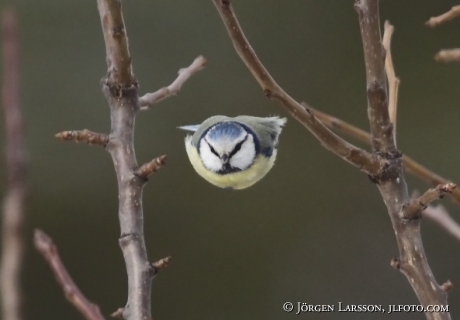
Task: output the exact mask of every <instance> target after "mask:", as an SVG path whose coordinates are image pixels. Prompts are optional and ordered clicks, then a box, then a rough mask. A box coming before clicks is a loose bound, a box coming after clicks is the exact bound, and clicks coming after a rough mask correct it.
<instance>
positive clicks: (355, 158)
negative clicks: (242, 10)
mask: <svg viewBox="0 0 460 320" xmlns="http://www.w3.org/2000/svg"><path fill="white" fill-rule="evenodd" d="M213 2H214V5H215V6H216V8H217V11H218V12H219V14H220V16H221V18H222V21H223V22H224V25H225V27H226V29H227V32H228V34H229V36H230V39H231V40H232V42H233V46H234V47H235V50H236V52H237V53H238V55H239V56H240V58H241V60H243V62H244V63H245V64H246V67H247V68H248V69H249V71H250V72H251V73H252V75H253V76H254V78H255V79H256V80H257V82H258V83H259V85H260V86H261V87H262V90H263V91H264V94H265V95H266V96H267V97H268V98H270V99H271V100H274V101H275V102H277V103H278V104H280V105H281V107H283V108H284V109H286V110H287V111H288V112H289V113H290V114H291V115H292V117H294V118H295V119H296V120H297V121H299V122H300V123H301V124H303V125H304V126H305V127H306V128H307V129H308V130H309V131H310V132H311V133H312V134H313V135H314V136H315V137H316V138H317V139H318V140H319V141H320V142H321V144H322V145H323V146H324V147H325V148H326V149H328V150H329V151H331V152H333V153H335V154H336V155H338V156H339V157H340V158H342V159H343V160H345V161H347V162H349V163H351V164H353V165H355V166H356V167H358V168H360V169H361V170H362V171H364V172H366V173H368V174H370V175H379V174H380V170H381V168H382V166H383V165H384V161H383V160H382V159H380V158H379V157H374V156H372V155H371V154H370V153H369V152H367V151H365V150H362V149H360V148H357V147H355V146H353V145H352V144H350V143H348V142H347V141H345V140H343V139H342V138H340V137H338V136H337V135H336V134H334V133H333V132H332V131H330V130H329V129H328V128H327V127H326V126H325V125H324V124H323V123H321V121H319V120H318V119H317V118H316V117H315V116H314V114H313V112H311V111H310V110H308V109H305V108H304V107H302V105H300V104H299V103H298V102H297V101H295V100H294V99H293V98H292V97H291V96H289V95H288V94H287V93H286V92H285V91H284V90H283V89H282V88H281V87H280V86H279V85H278V84H277V83H276V82H275V80H274V79H273V78H272V76H271V75H270V74H269V73H268V71H267V69H265V67H264V66H263V64H262V63H261V62H260V60H259V59H258V57H257V55H256V53H255V52H254V50H253V49H252V47H251V45H250V44H249V42H248V40H247V39H246V37H245V35H244V33H243V30H242V29H241V27H240V25H239V22H238V20H237V18H236V16H235V13H234V12H233V8H232V7H231V5H230V1H229V0H213Z"/></svg>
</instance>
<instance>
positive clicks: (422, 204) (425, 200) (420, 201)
mask: <svg viewBox="0 0 460 320" xmlns="http://www.w3.org/2000/svg"><path fill="white" fill-rule="evenodd" d="M456 187H457V185H456V184H455V183H446V184H440V185H438V186H437V187H436V188H431V189H429V190H427V191H426V192H425V193H424V194H423V195H421V196H420V197H418V198H416V199H412V200H411V201H410V202H409V203H406V204H405V205H403V206H402V208H401V211H400V217H401V218H403V219H408V220H413V219H418V218H420V217H421V214H422V211H423V210H424V209H426V207H427V206H428V205H429V204H430V202H432V201H434V200H438V199H442V198H443V197H444V196H445V195H446V194H447V193H452V191H454V189H455V188H456Z"/></svg>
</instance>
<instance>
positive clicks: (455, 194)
mask: <svg viewBox="0 0 460 320" xmlns="http://www.w3.org/2000/svg"><path fill="white" fill-rule="evenodd" d="M302 105H304V106H305V107H308V108H309V109H310V110H311V111H312V112H313V113H314V114H315V117H317V118H318V119H319V120H321V122H323V123H324V124H325V125H326V126H328V127H329V128H331V129H334V130H337V131H339V132H342V133H345V134H347V135H349V136H350V137H353V138H356V139H358V140H360V141H362V142H364V143H367V144H370V143H371V135H370V133H369V132H366V131H364V130H362V129H360V128H358V127H355V126H354V125H352V124H349V123H347V122H345V121H343V120H341V119H339V118H336V117H334V116H331V115H329V114H327V113H324V112H322V111H319V110H316V109H313V108H312V107H311V106H308V105H307V104H306V103H305V102H302ZM402 160H403V161H402V164H403V166H404V169H406V170H407V172H409V173H410V174H412V175H414V176H416V177H418V178H420V179H422V180H424V181H425V182H427V183H429V184H431V185H433V186H437V185H438V184H446V183H450V182H451V181H450V180H448V179H446V178H443V177H441V176H439V175H438V174H436V173H434V172H432V171H431V170H429V169H428V168H426V167H424V166H422V165H421V164H419V163H418V162H416V161H415V160H413V159H412V158H411V157H409V156H408V155H406V154H404V155H403V157H402ZM451 195H452V200H455V202H456V203H457V204H460V189H459V188H456V189H454V190H453V191H452V194H451Z"/></svg>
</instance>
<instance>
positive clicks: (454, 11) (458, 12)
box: [425, 5, 460, 27]
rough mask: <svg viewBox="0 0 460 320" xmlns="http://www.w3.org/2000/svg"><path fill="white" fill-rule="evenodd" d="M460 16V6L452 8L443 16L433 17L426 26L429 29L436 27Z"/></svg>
mask: <svg viewBox="0 0 460 320" xmlns="http://www.w3.org/2000/svg"><path fill="white" fill-rule="evenodd" d="M458 16H460V5H459V6H454V7H452V8H451V9H450V10H449V11H447V12H446V13H443V14H441V15H440V16H437V17H431V18H430V20H428V21H427V22H425V24H426V25H427V26H429V27H436V26H437V25H439V24H441V23H444V22H446V21H449V20H452V19H454V18H455V17H458Z"/></svg>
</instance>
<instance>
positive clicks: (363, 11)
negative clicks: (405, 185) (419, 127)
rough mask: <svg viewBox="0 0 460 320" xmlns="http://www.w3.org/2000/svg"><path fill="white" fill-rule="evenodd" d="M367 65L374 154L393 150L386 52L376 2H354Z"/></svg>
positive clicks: (368, 108)
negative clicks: (385, 65)
mask: <svg viewBox="0 0 460 320" xmlns="http://www.w3.org/2000/svg"><path fill="white" fill-rule="evenodd" d="M355 9H356V11H357V12H358V16H359V24H360V29H361V37H362V39H363V47H364V61H365V63H366V85H367V105H368V107H367V115H368V117H369V122H370V128H371V135H372V147H373V149H374V150H375V151H377V152H393V151H395V140H394V136H393V125H392V123H391V122H390V116H389V113H388V99H387V87H386V80H387V79H386V74H385V67H384V63H385V49H384V48H383V45H382V42H381V38H380V20H379V9H378V1H376V0H372V1H371V0H367V1H356V3H355Z"/></svg>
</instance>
